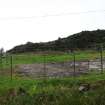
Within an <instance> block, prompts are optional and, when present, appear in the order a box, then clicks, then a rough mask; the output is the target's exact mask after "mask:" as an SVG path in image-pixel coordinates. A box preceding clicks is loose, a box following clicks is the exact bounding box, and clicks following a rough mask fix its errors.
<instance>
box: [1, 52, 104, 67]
mask: <svg viewBox="0 0 105 105" xmlns="http://www.w3.org/2000/svg"><path fill="white" fill-rule="evenodd" d="M75 56H76V61H79V60H86V61H87V60H91V59H96V58H99V59H100V53H99V52H96V51H84V52H83V51H78V52H75ZM103 56H105V52H103ZM12 57H13V66H15V65H18V64H33V63H43V62H44V61H45V62H46V63H48V62H65V61H73V53H63V54H46V55H42V54H39V55H37V54H32V53H26V54H25V53H24V54H13V55H12ZM2 66H3V67H4V68H6V67H10V56H8V57H7V61H6V58H3V59H2Z"/></svg>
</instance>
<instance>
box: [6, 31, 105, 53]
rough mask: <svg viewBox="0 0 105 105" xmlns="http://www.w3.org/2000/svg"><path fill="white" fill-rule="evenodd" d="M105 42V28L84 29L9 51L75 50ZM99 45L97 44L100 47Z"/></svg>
mask: <svg viewBox="0 0 105 105" xmlns="http://www.w3.org/2000/svg"><path fill="white" fill-rule="evenodd" d="M100 43H104V45H103V46H105V30H95V31H82V32H80V33H76V34H74V35H70V36H68V37H66V38H58V39H57V40H55V41H51V42H46V43H32V42H27V43H26V44H24V45H19V46H16V47H14V48H13V49H11V50H9V51H8V52H9V53H24V52H40V51H68V50H69V51H73V49H75V50H78V49H79V50H84V49H94V48H95V47H96V46H93V45H96V44H100ZM98 47H99V46H97V49H98Z"/></svg>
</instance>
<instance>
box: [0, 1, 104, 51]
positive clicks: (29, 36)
mask: <svg viewBox="0 0 105 105" xmlns="http://www.w3.org/2000/svg"><path fill="white" fill-rule="evenodd" d="M97 29H105V0H0V48H1V47H3V48H4V49H5V50H8V49H11V48H13V47H14V46H16V45H20V44H24V43H26V42H29V41H30V42H46V41H52V40H56V39H57V38H58V37H61V38H63V37H67V36H69V35H72V34H74V33H78V32H81V31H84V30H97Z"/></svg>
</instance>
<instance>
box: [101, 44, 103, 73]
mask: <svg viewBox="0 0 105 105" xmlns="http://www.w3.org/2000/svg"><path fill="white" fill-rule="evenodd" d="M100 57H101V74H103V45H102V44H101V45H100Z"/></svg>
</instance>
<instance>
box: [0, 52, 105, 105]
mask: <svg viewBox="0 0 105 105" xmlns="http://www.w3.org/2000/svg"><path fill="white" fill-rule="evenodd" d="M75 54H76V61H79V60H91V59H96V58H98V57H100V55H99V53H98V52H93V51H85V52H81V51H78V52H75ZM12 56H13V67H15V66H16V65H19V64H33V63H43V62H44V60H45V62H64V61H72V60H73V54H67V53H64V54H55V55H54V54H48V55H45V56H44V55H40V54H39V55H36V54H14V55H12ZM103 56H105V52H103ZM0 67H1V68H4V69H6V68H10V56H8V57H7V60H6V59H5V58H4V59H2V65H1V63H0ZM84 83H86V84H87V83H88V84H90V85H91V87H90V89H89V90H88V91H85V92H80V91H79V90H78V88H79V86H80V84H84ZM20 88H21V89H23V91H24V94H23V93H22V91H20V90H19V89H20ZM104 93H105V73H103V74H100V73H94V72H91V73H90V74H88V75H82V76H80V77H75V78H74V77H70V78H53V79H36V80H35V79H34V80H33V79H30V78H26V77H25V78H22V77H15V76H14V77H13V80H11V78H10V77H9V76H8V75H7V76H5V75H4V76H2V75H0V105H105V101H104V100H105V94H104Z"/></svg>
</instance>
